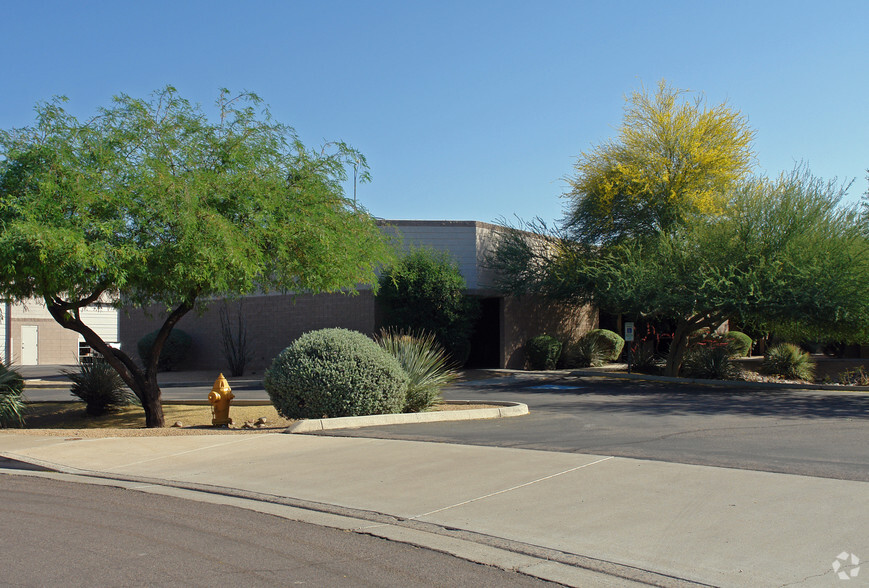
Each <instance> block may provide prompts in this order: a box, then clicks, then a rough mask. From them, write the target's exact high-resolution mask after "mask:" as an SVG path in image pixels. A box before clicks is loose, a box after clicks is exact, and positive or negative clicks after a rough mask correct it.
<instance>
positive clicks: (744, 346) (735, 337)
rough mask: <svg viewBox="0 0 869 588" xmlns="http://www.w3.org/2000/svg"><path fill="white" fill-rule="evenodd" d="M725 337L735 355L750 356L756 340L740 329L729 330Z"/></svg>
mask: <svg viewBox="0 0 869 588" xmlns="http://www.w3.org/2000/svg"><path fill="white" fill-rule="evenodd" d="M724 339H725V340H726V341H727V344H728V345H729V346H730V350H731V353H732V354H733V356H734V357H748V354H749V353H751V346H752V344H753V343H754V341H752V340H751V337H749V336H748V335H746V334H745V333H741V332H739V331H729V332H728V333H727V334H726V335H724Z"/></svg>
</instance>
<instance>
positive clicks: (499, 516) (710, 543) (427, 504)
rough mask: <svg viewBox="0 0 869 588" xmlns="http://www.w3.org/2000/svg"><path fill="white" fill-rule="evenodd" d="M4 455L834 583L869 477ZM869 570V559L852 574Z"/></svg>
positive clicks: (203, 449)
mask: <svg viewBox="0 0 869 588" xmlns="http://www.w3.org/2000/svg"><path fill="white" fill-rule="evenodd" d="M0 455H2V456H4V457H6V458H9V459H14V460H21V461H24V462H28V463H36V464H40V465H43V466H46V467H48V468H51V469H54V470H56V471H61V472H66V473H71V474H79V475H81V474H84V475H89V476H97V477H107V478H110V479H115V480H126V482H123V483H122V482H112V483H113V484H121V485H123V484H126V485H127V486H128V487H133V488H135V489H139V490H145V491H155V492H175V493H183V494H184V495H187V496H195V497H197V499H206V500H212V501H219V502H226V503H230V504H238V505H241V506H244V507H246V508H255V509H258V510H265V511H266V512H274V513H275V514H279V515H281V516H287V517H290V518H294V519H298V520H308V521H309V522H316V523H319V524H326V525H330V526H336V527H340V528H346V529H352V530H355V531H357V532H364V533H370V534H375V535H380V536H384V537H387V538H390V539H395V540H399V541H405V542H409V543H414V544H419V545H422V546H425V547H429V548H433V549H438V550H441V551H446V552H450V553H454V554H456V555H459V556H460V557H465V558H467V559H471V560H474V561H481V562H484V563H488V564H491V565H497V566H499V567H504V568H507V569H518V570H520V571H522V572H523V573H528V574H531V575H536V576H539V577H542V578H546V579H550V580H554V581H558V582H562V583H565V584H568V585H573V586H608V585H611V586H624V585H631V584H632V582H637V583H646V584H654V585H663V586H673V585H683V584H684V585H691V584H694V583H697V584H703V585H715V586H784V585H799V586H832V585H838V583H839V582H840V580H839V579H838V578H837V575H836V573H835V572H834V570H833V566H832V564H833V562H834V560H836V558H837V556H838V555H839V554H840V553H843V552H847V553H849V554H855V555H856V556H858V557H860V558H863V559H865V558H869V484H866V483H862V482H852V481H840V480H831V479H824V478H811V477H802V476H792V475H784V474H771V473H765V472H754V471H743V470H732V469H723V468H712V467H703V466H691V465H681V464H673V463H662V462H653V461H641V460H632V459H624V458H612V457H608V456H599V455H581V454H566V453H553V452H541V451H531V450H519V449H504V448H492V447H471V446H462V445H450V444H432V443H419V442H410V441H391V440H379V439H353V438H333V437H316V436H304V435H302V436H300V435H283V434H254V435H244V434H228V435H211V436H178V437H145V438H107V439H79V440H75V439H64V438H62V437H53V438H47V437H35V436H26V435H16V434H14V433H11V432H10V433H2V434H0ZM0 465H2V462H0ZM846 564H847V565H846ZM842 565H843V567H841V568H840V570H846V571H847V572H849V573H853V572H852V570H854V568H853V567H850V563H847V562H846V563H843V564H842ZM867 584H869V569H865V570H863V573H862V574H858V577H855V578H852V581H849V582H848V585H849V586H860V585H867Z"/></svg>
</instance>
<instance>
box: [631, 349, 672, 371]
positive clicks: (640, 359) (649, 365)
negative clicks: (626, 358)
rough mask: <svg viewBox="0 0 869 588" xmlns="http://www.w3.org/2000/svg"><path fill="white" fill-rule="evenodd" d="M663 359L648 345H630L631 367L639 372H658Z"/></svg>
mask: <svg viewBox="0 0 869 588" xmlns="http://www.w3.org/2000/svg"><path fill="white" fill-rule="evenodd" d="M663 365H664V359H663V358H662V357H661V356H660V355H658V354H657V353H655V350H654V348H653V347H651V346H650V345H645V344H643V342H640V343H639V344H637V345H633V346H631V369H632V370H633V371H635V372H638V373H641V374H660V373H661V368H662V367H663Z"/></svg>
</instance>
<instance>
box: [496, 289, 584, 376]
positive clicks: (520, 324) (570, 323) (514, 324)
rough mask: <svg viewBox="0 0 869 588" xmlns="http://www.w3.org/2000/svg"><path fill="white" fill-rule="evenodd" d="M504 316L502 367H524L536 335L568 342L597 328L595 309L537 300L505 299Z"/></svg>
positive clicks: (531, 298)
mask: <svg viewBox="0 0 869 588" xmlns="http://www.w3.org/2000/svg"><path fill="white" fill-rule="evenodd" d="M502 309H503V311H502V315H501V345H502V347H501V352H502V355H501V366H502V367H506V368H511V369H522V368H524V367H525V342H526V341H528V339H530V338H531V337H536V336H537V335H551V336H553V337H555V338H556V339H558V340H559V341H562V342H565V341H567V340H569V339H575V338H578V337H580V336H582V335H583V334H585V333H587V332H589V331H590V330H592V329H596V328H597V325H598V312H597V309H596V308H594V307H592V306H588V305H587V306H577V305H569V304H557V303H553V302H549V301H545V300H542V299H540V298H536V297H530V296H529V297H523V298H521V299H519V298H514V297H507V298H504V300H503V303H502Z"/></svg>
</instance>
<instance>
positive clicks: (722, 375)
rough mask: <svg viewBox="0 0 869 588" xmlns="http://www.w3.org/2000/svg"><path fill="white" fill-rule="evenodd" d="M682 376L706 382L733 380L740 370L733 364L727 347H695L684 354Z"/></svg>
mask: <svg viewBox="0 0 869 588" xmlns="http://www.w3.org/2000/svg"><path fill="white" fill-rule="evenodd" d="M682 375H683V376H685V377H687V378H702V379H707V380H735V379H736V378H738V377H739V375H740V369H739V367H738V366H736V365H735V364H734V363H733V349H732V348H731V347H730V346H729V345H696V346H694V347H692V348H690V349H689V350H688V351H687V352H686V353H685V358H684V360H683V361H682Z"/></svg>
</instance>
